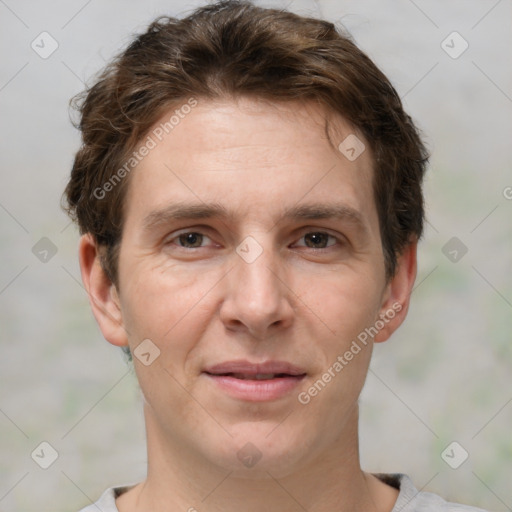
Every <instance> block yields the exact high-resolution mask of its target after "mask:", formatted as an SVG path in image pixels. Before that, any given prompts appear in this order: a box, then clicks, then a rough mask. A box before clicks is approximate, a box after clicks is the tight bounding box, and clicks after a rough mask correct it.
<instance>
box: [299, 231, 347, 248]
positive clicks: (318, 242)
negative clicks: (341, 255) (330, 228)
mask: <svg viewBox="0 0 512 512" xmlns="http://www.w3.org/2000/svg"><path fill="white" fill-rule="evenodd" d="M301 239H304V242H305V246H306V247H309V248H311V249H325V248H327V247H330V246H332V245H335V244H336V242H337V239H336V237H334V236H332V235H330V234H329V233H325V232H323V231H312V232H310V233H306V234H305V235H304V236H302V237H301ZM329 239H331V243H329ZM297 245H299V246H302V247H304V245H302V244H297Z"/></svg>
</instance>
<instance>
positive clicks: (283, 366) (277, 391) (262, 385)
mask: <svg viewBox="0 0 512 512" xmlns="http://www.w3.org/2000/svg"><path fill="white" fill-rule="evenodd" d="M203 373H204V374H205V375H206V377H207V378H208V379H210V380H211V381H212V382H214V383H215V384H216V385H217V386H218V387H219V388H220V389H221V390H222V391H224V392H225V393H227V394H229V395H231V396H232V397H234V398H237V399H240V400H247V401H252V402H264V401H270V400H277V399H278V398H281V397H283V396H285V395H287V394H289V393H290V392H291V391H292V390H293V389H295V388H296V387H297V386H298V385H299V383H300V382H301V381H302V379H304V377H305V376H306V372H305V371H304V370H303V369H302V368H300V367H298V366H296V365H293V364H291V363H288V362H286V361H266V362H264V363H250V362H248V361H243V360H238V361H226V362H224V363H220V364H217V365H214V366H211V367H209V368H207V369H206V370H204V371H203ZM226 373H242V374H244V375H247V376H251V375H256V374H268V373H273V374H280V373H283V374H286V376H281V377H274V378H272V379H266V380H256V379H250V378H249V379H239V378H236V377H233V376H229V375H222V374H226Z"/></svg>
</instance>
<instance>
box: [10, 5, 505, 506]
mask: <svg viewBox="0 0 512 512" xmlns="http://www.w3.org/2000/svg"><path fill="white" fill-rule="evenodd" d="M201 3H202V2H187V1H157V0H152V1H146V2H138V1H135V0H129V1H120V0H116V1H114V0H111V1H103V2H100V1H99V0H90V1H84V0H73V1H69V0H68V1H66V2H64V1H63V0H61V1H55V0H54V1H52V2H49V1H48V0H46V1H41V2H35V1H23V0H20V1H16V0H0V38H1V67H0V109H1V110H0V112H1V116H0V123H1V126H0V129H1V132H0V140H1V147H2V150H1V152H0V162H1V166H0V173H1V188H0V241H1V242H0V244H1V245H0V254H1V258H2V260H1V261H2V264H1V266H0V308H1V309H0V336H1V353H0V354H1V357H0V372H1V383H2V386H1V389H0V447H1V448H0V449H1V453H0V510H2V511H34V512H35V511H37V512H44V511H52V512H56V511H63V512H64V511H68V512H69V511H73V510H75V511H76V510H78V509H79V508H80V507H82V506H84V505H86V504H88V503H89V502H90V499H96V498H97V497H98V496H99V494H100V493H101V492H102V491H103V490H104V488H106V487H107V486H110V485H113V484H120V483H127V482H135V481H138V480H140V479H141V478H143V476H144V473H145V460H146V455H145V440H144V428H143V421H142V411H141V397H140V392H139V390H138V388H137V384H136V381H135V378H134V376H133V374H132V373H131V372H130V370H129V367H128V366H127V365H126V364H125V362H124V360H123V357H122V355H121V353H120V351H119V349H116V348H114V347H111V346H110V345H109V344H108V343H107V342H105V341H104V340H103V339H102V336H101V334H100V332H99V330H98V328H97V326H96V324H95V322H94V319H93V317H92V314H91V313H90V311H89V306H88V302H87V297H86V294H85V292H84V290H83V288H82V286H81V284H80V277H79V269H78V263H77V241H78V234H77V231H76V229H75V227H74V226H72V225H70V224H69V220H68V219H67V217H66V216H65V215H64V213H62V211H61V210H60V208H59V201H60V196H61V193H62V191H63V188H64V186H65V183H66V180H67V176H68V174H69V171H70V167H71V164H72V159H73V155H74V152H75V151H76V150H77V149H78V145H79V137H78V133H77V132H76V131H75V130H74V129H73V128H72V126H71V124H70V122H69V118H68V111H67V102H68V100H69V98H71V96H73V95H74V94H75V93H77V92H79V91H80V90H82V88H83V83H82V82H83V81H84V80H86V79H89V78H90V77H91V75H92V74H93V73H94V72H96V71H98V70H99V69H100V67H102V66H103V65H104V63H105V62H106V60H108V59H110V57H111V56H112V55H113V54H114V53H116V52H117V51H118V50H119V49H120V48H121V47H123V46H125V45H126V44H127V43H128V41H129V40H130V37H131V34H133V33H135V32H140V31H142V30H143V29H144V28H145V26H146V25H147V24H148V23H149V22H150V20H152V18H154V17H155V16H156V15H158V14H171V15H180V16H181V15H184V14H186V13H187V12H189V11H190V10H191V9H192V8H193V7H195V6H197V5H200V4H201ZM257 3H258V4H259V5H263V4H262V3H260V2H257ZM287 4H289V2H286V3H279V2H274V3H266V4H265V5H268V6H279V7H284V6H285V5H287ZM289 9H290V10H293V11H295V12H298V13H302V14H312V15H315V16H321V17H325V18H327V19H329V20H330V21H333V22H342V23H343V24H344V25H345V26H346V27H347V28H348V29H349V30H350V31H351V33H352V34H353V36H354V38H355V40H356V42H357V43H358V44H359V45H360V46H361V47H362V48H363V49H364V50H365V51H366V52H367V53H368V54H369V55H370V56H371V57H372V58H373V59H374V60H375V61H376V63H377V64H378V65H379V66H380V67H381V68H382V69H383V71H384V72H385V73H387V74H388V76H389V77H390V78H391V80H392V81H393V83H394V85H395V86H396V88H397V90H398V91H399V93H400V95H401V96H402V97H403V100H404V103H405V106H406V109H407V110H408V112H409V113H410V114H411V115H412V116H413V118H414V119H415V120H416V121H417V122H418V124H419V125H420V127H421V128H422V129H423V131H424V132H425V135H426V139H427V143H428V145H429V147H430V149H431V151H432V153H433V157H432V163H431V168H430V170H429V174H428V178H427V182H426V196H427V205H428V219H429V224H428V226H427V231H426V235H425V239H424V241H423V242H422V244H421V245H420V259H419V274H418V280H417V287H416V289H415V291H414V292H413V296H412V305H411V310H410V313H409V317H408V319H407V321H406V323H405V324H404V325H403V327H401V328H400V329H399V331H398V332H397V333H396V335H395V336H394V338H393V339H392V340H391V341H390V342H387V343H385V344H383V345H379V346H377V347H376V350H375V355H374V360H373V362H372V369H371V371H370V374H369V376H368V380H367V384H366V387H365V390H364V392H363V396H362V399H361V429H360V430H361V440H362V441H361V442H362V448H361V452H362V460H363V465H364V467H365V469H367V470H371V471H376V472H377V471H384V472H398V471H400V472H407V473H409V474H410V475H411V476H412V478H413V480H414V482H415V483H416V485H417V487H419V488H424V489H425V490H430V491H433V492H437V493H440V494H442V495H444V496H445V497H447V498H449V499H452V500H456V501H462V502H467V503H472V504H475V505H479V506H481V507H484V508H488V509H491V510H497V511H505V510H512V490H511V487H510V479H511V476H512V428H511V426H512V377H511V373H512V372H511V363H512V343H511V327H512V325H511V324H512V322H511V313H512V272H511V267H512V257H511V254H512V244H511V240H512V222H511V219H512V200H510V197H512V189H510V188H507V187H512V172H511V168H510V164H511V152H512V150H511V146H512V115H511V114H512V73H511V69H512V68H511V64H512V62H511V60H512V59H511V49H512V29H511V20H512V3H511V1H510V0H501V1H497V0H479V1H477V0H473V1H469V0H459V1H453V0H452V1H442V0H435V1H425V0H415V2H414V3H413V2H412V1H406V0H393V1H392V0H386V1H382V0H381V1H377V0H371V1H368V0H364V1H359V2H356V1H334V0H320V1H319V2H318V3H314V2H313V1H305V0H295V1H294V2H292V3H291V4H289ZM43 31H47V32H49V33H50V34H51V36H52V37H53V38H54V39H55V40H56V41H57V42H58V44H59V47H58V49H57V50H56V51H55V52H54V53H53V54H52V55H51V56H50V57H49V58H47V59H42V58H41V57H40V56H39V55H38V54H37V53H36V52H35V51H34V50H33V49H32V48H31V42H32V41H33V40H34V39H35V40H36V42H37V41H40V38H39V39H38V36H39V34H40V33H41V32H43ZM453 31H457V32H458V33H459V34H460V35H461V36H462V37H463V38H464V40H466V41H467V43H468V44H469V47H468V49H467V50H466V51H465V52H464V53H463V54H462V55H460V57H458V58H456V59H454V58H452V57H450V56H449V55H448V54H447V53H446V52H445V51H444V50H443V48H442V47H441V43H442V41H443V40H445V39H446V37H447V36H448V35H449V34H451V33H452V32H453ZM448 43H449V44H452V43H450V40H448ZM39 44H40V43H39ZM453 44H454V45H455V43H453ZM456 44H457V45H458V44H459V43H458V42H457V43H456ZM46 48H48V47H46ZM457 48H460V46H455V49H457ZM507 191H508V194H507ZM507 195H508V197H509V199H507V197H506V196H507ZM42 237H47V238H48V239H50V240H51V242H52V243H53V244H54V245H55V247H56V249H57V253H56V254H55V255H54V256H52V257H51V258H50V257H49V256H50V255H51V253H49V256H48V261H46V262H44V261H40V259H39V258H40V257H42V254H39V258H38V257H37V256H38V255H37V254H34V252H33V250H32V249H33V247H34V245H35V244H36V243H37V242H38V241H39V240H40V239H41V238H42ZM452 237H457V238H458V239H459V241H460V242H457V243H458V244H459V245H460V244H464V246H465V247H467V249H468V252H467V254H465V255H464V256H463V257H462V258H461V259H459V261H457V262H452V261H450V259H449V258H448V257H447V256H445V254H444V253H443V247H444V246H445V244H446V243H447V242H448V240H450V239H451V238H452ZM35 252H36V253H37V251H35ZM445 252H447V251H445ZM460 254H461V252H459V253H458V255H459V257H460ZM43 441H46V442H48V443H50V444H51V445H52V446H53V447H54V448H55V450H56V451H57V452H58V458H57V460H56V461H55V462H54V463H53V464H52V465H51V466H50V467H49V468H48V469H46V470H45V469H42V468H40V467H39V466H38V465H37V464H36V462H34V460H33V459H32V458H31V453H32V452H33V451H34V450H35V449H36V447H38V446H39V444H40V443H41V442H43ZM452 441H457V442H458V443H459V444H460V445H461V446H462V447H463V448H464V449H465V450H466V451H467V452H468V453H469V458H468V459H467V460H466V461H465V462H464V463H463V464H462V465H461V466H460V467H459V468H458V469H452V468H451V467H449V465H448V464H447V463H446V462H445V461H444V460H443V458H442V457H441V453H442V452H443V450H444V449H445V448H446V447H447V446H448V445H449V444H450V443H451V442H452ZM36 453H40V449H39V451H37V450H36ZM46 454H48V450H47V451H46ZM461 454H462V452H461V451H460V449H459V448H457V449H456V450H455V451H454V452H450V451H449V455H452V457H451V460H450V461H451V462H452V464H453V460H455V461H457V460H458V458H459V457H461ZM35 458H36V457H35Z"/></svg>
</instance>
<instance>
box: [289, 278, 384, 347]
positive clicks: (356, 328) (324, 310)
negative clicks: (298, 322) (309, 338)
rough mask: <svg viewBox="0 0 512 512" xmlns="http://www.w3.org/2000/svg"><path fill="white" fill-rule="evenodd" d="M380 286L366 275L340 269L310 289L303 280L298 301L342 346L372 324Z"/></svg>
mask: <svg viewBox="0 0 512 512" xmlns="http://www.w3.org/2000/svg"><path fill="white" fill-rule="evenodd" d="M306 285H307V286H306ZM382 286H383V285H382V283H381V282H380V281H379V280H378V279H377V277H376V276H372V275H371V273H370V272H368V273H361V272H354V271H352V270H351V269H347V268H341V269H339V270H338V271H334V272H333V273H331V274H330V275H326V276H324V277H322V278H320V276H317V277H316V279H315V284H314V286H311V281H310V280H308V279H305V280H304V281H303V283H302V284H301V285H300V290H301V291H300V293H299V295H300V297H301V300H302V301H303V302H304V304H305V305H307V306H308V307H309V308H310V310H311V311H312V312H313V313H314V314H315V315H316V316H317V318H318V320H319V321H322V322H323V323H324V324H325V325H326V327H327V328H328V329H329V331H330V332H331V334H332V335H333V338H334V339H335V340H337V341H336V342H337V343H338V344H339V343H342V344H343V343H345V342H348V343H350V341H351V340H352V339H353V338H354V337H356V336H357V335H358V334H359V333H360V332H361V331H363V330H364V329H365V328H366V327H368V326H370V325H372V324H373V323H374V322H375V320H376V318H377V316H378V312H379V308H380V303H381V289H382V288H381V287H382Z"/></svg>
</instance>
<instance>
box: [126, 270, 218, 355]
mask: <svg viewBox="0 0 512 512" xmlns="http://www.w3.org/2000/svg"><path fill="white" fill-rule="evenodd" d="M126 277H128V276H126ZM221 278H222V274H220V273H219V272H211V271H205V270H201V269H195V270H194V271H193V272H191V271H187V270H184V269H183V268H181V267H178V266H174V267H167V268H163V267H154V268H149V267H148V268H144V267H143V266H141V267H140V268H138V269H136V270H134V271H133V272H132V274H131V276H129V278H128V279H126V280H125V282H127V283H129V285H128V286H127V287H126V289H125V290H124V294H123V296H122V298H124V300H122V308H123V319H124V321H125V325H126V327H127V330H128V332H129V338H130V339H131V340H132V343H135V344H136V343H137V341H138V340H140V339H144V338H150V339H151V340H152V341H154V343H155V344H156V345H157V346H162V347H163V346H164V345H165V346H166V347H167V346H168V345H174V341H175V340H177V339H179V340H180V344H179V346H180V347H182V348H183V347H184V346H185V345H186V344H187V343H186V340H187V339H188V338H192V339H193V338H194V333H198V332H200V331H201V329H202V326H203V324H204V321H205V320H206V317H207V316H208V315H209V311H210V310H211V308H212V307H213V305H212V304H211V301H209V300H208V299H209V292H210V291H212V290H213V288H214V287H215V285H216V283H218V282H219V280H220V279H221Z"/></svg>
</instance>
